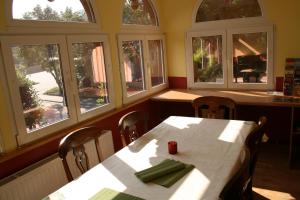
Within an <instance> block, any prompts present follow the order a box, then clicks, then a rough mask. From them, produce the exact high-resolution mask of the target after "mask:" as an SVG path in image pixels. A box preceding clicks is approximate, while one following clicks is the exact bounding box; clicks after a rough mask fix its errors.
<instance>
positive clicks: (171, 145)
mask: <svg viewBox="0 0 300 200" xmlns="http://www.w3.org/2000/svg"><path fill="white" fill-rule="evenodd" d="M168 150H169V154H176V153H177V142H176V141H169V142H168Z"/></svg>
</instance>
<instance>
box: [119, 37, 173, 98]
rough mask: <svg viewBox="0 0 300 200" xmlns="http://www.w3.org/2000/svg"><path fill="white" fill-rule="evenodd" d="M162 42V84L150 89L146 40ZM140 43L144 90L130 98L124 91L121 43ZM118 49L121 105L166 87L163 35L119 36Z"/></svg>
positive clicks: (124, 81) (125, 90)
mask: <svg viewBox="0 0 300 200" xmlns="http://www.w3.org/2000/svg"><path fill="white" fill-rule="evenodd" d="M156 39H157V40H162V44H163V47H162V48H163V49H162V50H163V54H164V55H163V67H164V75H165V77H164V80H165V81H164V83H163V84H160V85H158V86H155V87H152V86H151V69H150V64H149V52H148V40H156ZM134 40H138V41H142V55H143V57H142V63H143V72H144V84H145V89H144V90H143V91H140V92H137V93H136V94H133V95H131V96H128V95H127V89H126V80H125V71H124V62H123V60H124V57H123V49H122V42H123V41H134ZM118 48H119V59H120V72H121V80H122V91H123V92H122V94H123V103H124V104H128V103H131V102H134V101H137V100H139V99H141V98H144V97H146V96H148V95H151V94H153V93H155V92H158V91H160V90H163V89H165V88H167V87H168V81H167V67H166V57H165V56H166V52H165V39H164V36H163V35H153V36H150V35H142V34H140V35H125V34H121V35H119V36H118Z"/></svg>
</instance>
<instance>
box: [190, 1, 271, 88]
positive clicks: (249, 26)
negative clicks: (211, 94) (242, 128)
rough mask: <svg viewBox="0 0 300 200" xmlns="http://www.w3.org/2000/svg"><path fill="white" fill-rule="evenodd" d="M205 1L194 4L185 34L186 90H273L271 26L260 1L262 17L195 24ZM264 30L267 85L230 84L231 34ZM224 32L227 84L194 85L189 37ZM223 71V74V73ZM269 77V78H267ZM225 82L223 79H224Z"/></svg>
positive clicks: (231, 75)
mask: <svg viewBox="0 0 300 200" xmlns="http://www.w3.org/2000/svg"><path fill="white" fill-rule="evenodd" d="M203 1H205V0H198V1H197V2H196V4H195V7H194V10H193V16H192V28H191V29H190V30H188V31H187V34H186V60H187V61H186V62H187V79H188V88H193V89H201V88H216V89H218V88H228V89H265V90H266V89H273V88H274V74H273V73H274V55H273V54H274V36H273V35H274V33H273V31H274V30H273V29H274V28H273V24H271V23H270V22H268V21H267V20H266V17H265V16H266V12H265V9H264V7H263V4H262V1H261V0H257V1H258V4H259V6H260V9H261V12H262V16H260V17H248V18H238V19H227V20H217V21H207V22H197V23H196V16H197V11H198V9H199V6H200V5H201V3H202V2H203ZM260 29H261V30H266V31H267V32H268V46H267V48H268V61H267V69H268V71H267V74H268V83H267V84H261V83H252V84H248V83H240V84H233V83H231V82H232V80H233V78H232V77H233V74H232V57H231V56H232V44H231V43H230V42H232V40H231V41H230V39H229V37H230V34H232V33H238V32H235V31H238V30H240V31H247V30H248V31H250V32H249V33H251V31H252V32H253V31H254V30H257V32H262V31H261V30H260ZM210 31H211V32H221V31H224V32H225V40H226V46H225V47H224V50H225V51H226V53H225V54H224V55H226V63H225V65H226V67H227V69H226V70H225V71H226V72H227V77H226V80H227V82H226V83H224V86H220V85H216V84H200V85H199V84H194V81H193V79H194V77H193V73H191V70H193V63H192V62H191V59H192V55H193V54H192V43H191V35H193V33H194V32H198V33H205V32H210ZM230 48H231V49H230ZM225 71H224V72H225ZM269 76H270V77H269ZM224 80H225V79H224Z"/></svg>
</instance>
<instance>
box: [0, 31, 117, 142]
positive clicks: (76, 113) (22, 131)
mask: <svg viewBox="0 0 300 200" xmlns="http://www.w3.org/2000/svg"><path fill="white" fill-rule="evenodd" d="M67 39H69V43H68V41H67ZM0 41H1V47H2V49H1V50H2V53H3V60H4V65H5V67H4V69H5V70H4V71H5V74H6V77H7V78H6V83H5V85H6V86H8V90H9V91H8V93H9V94H10V95H9V96H10V106H9V107H10V108H11V109H12V111H13V116H12V119H11V121H13V122H14V124H15V126H16V135H17V136H16V138H17V141H18V145H24V144H26V143H29V142H32V141H34V140H36V139H39V138H42V137H45V136H46V135H50V134H52V133H54V132H56V131H58V130H62V129H64V128H67V127H69V126H71V125H74V124H76V123H78V122H81V121H83V120H86V119H89V118H91V117H95V116H97V115H100V114H103V113H105V112H108V111H109V110H112V109H114V108H115V98H114V93H113V84H112V82H113V81H112V69H111V58H110V49H109V46H108V39H107V35H77V36H69V35H56V36H51V35H47V36H45V35H30V36H0ZM89 41H92V42H95V41H101V42H103V44H104V54H105V55H104V56H105V66H106V78H107V81H108V90H109V100H110V102H109V103H108V104H106V105H104V106H102V107H98V108H95V109H93V110H91V111H88V112H86V113H83V114H81V113H80V104H79V102H76V98H77V99H78V97H77V96H78V92H77V85H76V79H75V74H74V65H73V61H72V60H71V58H72V57H71V52H70V50H71V49H70V45H71V42H75V43H78V42H89ZM43 44H58V45H59V53H60V62H61V72H62V75H63V77H64V89H65V94H66V95H65V98H66V100H67V102H68V114H69V118H67V119H65V120H62V121H58V122H56V123H54V124H51V125H48V126H46V127H43V128H41V129H38V130H35V131H33V132H30V133H27V131H26V125H25V120H24V115H23V108H22V102H21V98H20V94H19V92H16V91H19V86H18V80H17V77H16V73H15V67H14V61H13V57H12V52H11V48H10V47H11V46H13V45H43Z"/></svg>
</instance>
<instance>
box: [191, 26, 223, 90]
mask: <svg viewBox="0 0 300 200" xmlns="http://www.w3.org/2000/svg"><path fill="white" fill-rule="evenodd" d="M216 35H221V36H222V68H223V84H221V83H217V82H198V83H195V82H194V76H195V75H194V63H193V44H192V40H193V37H206V36H216ZM226 42H227V39H226V31H223V30H214V31H201V32H188V33H187V37H186V44H187V46H188V48H187V66H188V67H187V75H188V76H187V83H188V88H193V89H194V88H204V87H205V88H227V86H228V85H227V82H228V76H227V57H226Z"/></svg>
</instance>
